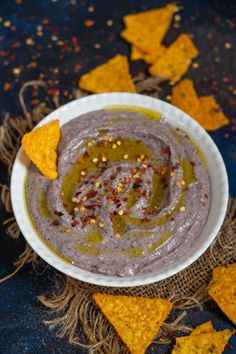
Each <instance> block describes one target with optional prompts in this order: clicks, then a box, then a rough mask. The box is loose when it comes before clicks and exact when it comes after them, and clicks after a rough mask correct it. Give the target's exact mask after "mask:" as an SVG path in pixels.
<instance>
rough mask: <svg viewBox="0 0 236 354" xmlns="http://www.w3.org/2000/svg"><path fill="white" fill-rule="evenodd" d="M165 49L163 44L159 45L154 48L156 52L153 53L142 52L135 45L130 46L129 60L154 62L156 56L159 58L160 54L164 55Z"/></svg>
mask: <svg viewBox="0 0 236 354" xmlns="http://www.w3.org/2000/svg"><path fill="white" fill-rule="evenodd" d="M165 51H166V47H165V46H164V45H161V44H160V46H159V47H158V48H157V49H156V52H153V53H150V54H148V53H144V52H142V51H141V50H140V49H138V48H137V47H135V46H132V47H131V55H130V59H131V60H144V61H146V63H148V64H152V63H155V61H157V59H158V58H160V57H161V56H162V55H164V53H165Z"/></svg>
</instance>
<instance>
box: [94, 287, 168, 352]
mask: <svg viewBox="0 0 236 354" xmlns="http://www.w3.org/2000/svg"><path fill="white" fill-rule="evenodd" d="M93 299H94V300H95V302H96V304H97V305H98V306H99V307H100V309H101V310H102V312H103V314H104V315H105V316H106V318H107V319H108V320H109V322H110V323H111V324H112V325H113V327H114V328H115V330H116V331H117V333H118V335H119V336H120V338H121V339H122V341H123V342H124V343H125V344H126V345H127V347H128V349H129V350H130V352H131V354H144V353H145V350H146V349H147V347H148V346H149V345H150V344H151V342H152V340H153V339H154V337H155V336H156V335H157V333H158V331H159V329H160V327H161V325H162V324H163V322H164V321H165V319H166V318H167V316H168V315H169V313H170V311H171V309H172V304H171V302H170V301H168V300H164V299H159V298H156V299H148V298H144V297H131V296H116V295H106V294H100V293H97V294H93Z"/></svg>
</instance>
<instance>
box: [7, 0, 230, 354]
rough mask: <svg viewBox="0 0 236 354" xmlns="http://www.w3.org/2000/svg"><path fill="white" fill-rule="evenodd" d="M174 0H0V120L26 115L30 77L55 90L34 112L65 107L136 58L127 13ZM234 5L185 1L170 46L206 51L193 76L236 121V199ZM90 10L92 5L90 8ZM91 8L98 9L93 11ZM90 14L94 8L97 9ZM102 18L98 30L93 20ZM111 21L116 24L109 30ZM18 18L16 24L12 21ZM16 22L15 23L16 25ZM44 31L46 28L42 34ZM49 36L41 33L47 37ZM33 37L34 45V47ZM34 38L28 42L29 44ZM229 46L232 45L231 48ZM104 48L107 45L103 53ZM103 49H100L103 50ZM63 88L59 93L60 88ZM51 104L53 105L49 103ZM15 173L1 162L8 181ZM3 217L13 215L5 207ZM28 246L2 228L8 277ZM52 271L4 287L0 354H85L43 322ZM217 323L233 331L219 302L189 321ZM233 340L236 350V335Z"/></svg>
mask: <svg viewBox="0 0 236 354" xmlns="http://www.w3.org/2000/svg"><path fill="white" fill-rule="evenodd" d="M166 3H167V1H161V0H160V1H153V0H132V1H131V0H129V1H128V0H126V1H124V0H113V1H99V0H96V1H76V0H71V1H69V0H68V1H66V0H61V1H49V0H42V1H32V0H28V1H20V0H18V1H17V0H16V1H13V0H2V1H1V3H0V5H1V6H0V18H1V19H0V21H1V22H0V77H1V81H0V91H1V99H0V115H1V119H2V118H3V114H4V112H10V113H11V115H12V116H16V115H17V114H19V113H21V109H20V106H19V101H18V91H19V88H20V87H21V84H22V83H23V82H25V81H27V80H34V79H38V78H41V79H44V80H45V81H46V82H47V84H48V92H47V93H44V92H43V91H41V90H40V91H39V92H37V91H36V90H29V92H27V101H28V108H29V109H31V108H33V107H34V106H35V105H36V104H37V102H38V101H37V100H38V98H45V100H46V101H47V100H48V101H50V97H51V96H52V95H53V94H55V93H58V94H59V95H60V101H61V103H65V102H68V101H69V100H72V99H73V98H74V96H73V89H74V88H75V87H76V85H77V82H78V79H79V77H80V75H81V74H82V73H84V72H86V71H88V70H89V69H91V68H92V67H94V66H96V65H97V64H99V63H102V62H104V61H105V60H106V59H108V58H110V57H112V56H113V55H115V54H117V53H124V54H129V50H130V46H129V45H128V44H127V43H125V42H124V41H122V40H121V39H120V37H119V33H120V31H121V29H122V28H123V25H122V16H123V15H124V14H127V13H130V12H136V11H142V10H145V9H150V8H155V7H160V6H162V5H163V4H166ZM234 3H235V2H234V1H203V0H202V1H188V0H186V1H182V2H180V4H181V5H184V10H183V11H182V12H181V17H182V18H181V25H180V28H173V27H172V28H171V29H170V31H169V32H168V34H167V36H166V38H165V42H166V44H169V43H170V42H171V41H172V40H173V39H174V38H175V37H176V36H177V35H178V34H180V33H182V32H187V33H193V34H194V41H195V43H196V45H197V47H198V48H199V50H200V56H199V58H197V60H196V61H197V62H198V63H199V68H197V69H194V68H190V70H189V72H188V73H187V77H190V78H192V79H194V82H195V85H196V87H197V90H198V93H199V94H200V95H208V94H211V93H212V92H213V93H214V94H215V96H216V98H217V100H218V101H219V102H220V104H221V106H222V107H223V109H224V111H225V113H226V115H227V116H228V117H229V118H230V119H231V124H230V125H229V126H226V127H224V128H223V129H220V130H218V131H216V132H214V133H212V134H211V136H212V138H213V139H214V141H215V142H216V144H217V146H218V148H219V149H220V151H221V153H222V155H223V158H224V161H225V163H226V167H227V171H228V175H229V182H230V193H231V195H234V196H236V134H235V129H236V80H235V72H236V56H235V47H236V36H235V34H236V27H235V18H236V6H235V5H234ZM89 6H90V7H89ZM91 6H93V7H94V11H93V12H90V11H91ZM89 10H90V11H89ZM87 19H91V20H93V21H94V25H93V26H92V27H86V26H85V25H84V22H85V20H87ZM107 20H113V25H112V26H108V25H107V24H106V22H107ZM6 21H10V25H9V23H8V22H6ZM8 25H9V26H8ZM37 26H42V30H41V31H40V28H38V30H37ZM41 32H42V33H43V35H40V33H41ZM29 38H30V39H32V40H33V45H28V44H30V40H29ZM27 39H28V41H27V43H28V44H27V43H26V40H27ZM225 43H231V44H232V48H230V49H226V48H225ZM95 44H100V45H101V48H95V47H94V45H95ZM96 47H97V45H96ZM15 68H20V71H21V73H20V75H16V74H14V72H13V69H15ZM146 69H147V67H146V65H145V64H144V63H143V62H132V63H131V72H132V74H133V75H136V74H138V73H139V72H140V71H146ZM55 90H56V91H55ZM169 93H170V87H169V86H168V85H163V91H162V92H161V95H160V97H161V98H162V99H165V98H166V96H167V95H168V94H169ZM48 104H50V102H48ZM8 178H9V176H8V175H7V169H6V167H5V166H4V165H2V164H0V182H1V183H3V182H6V181H7V180H8ZM0 217H1V220H4V219H5V218H6V217H7V214H6V212H5V211H4V209H3V207H2V206H0ZM23 249H24V241H23V240H22V239H21V240H17V241H12V240H9V239H8V237H7V236H6V234H5V231H4V228H3V227H1V237H0V276H3V275H5V274H7V273H8V272H9V271H10V270H11V269H12V268H11V264H12V262H13V261H14V260H15V259H16V257H17V255H18V254H20V252H21V251H22V250H23ZM54 273H55V272H54V271H53V270H52V269H48V270H46V271H45V272H44V273H43V274H40V275H39V274H35V273H34V272H33V271H32V270H31V268H30V267H25V268H24V269H23V270H21V271H20V272H19V273H18V274H17V275H16V276H15V277H14V278H13V279H11V280H9V281H8V282H6V283H4V284H2V285H1V286H0V354H16V353H17V354H21V353H30V354H31V353H32V354H34V353H36V354H51V353H68V354H72V353H84V351H83V350H82V349H78V348H77V347H74V346H72V345H69V344H67V342H66V340H61V339H59V338H57V337H56V331H55V330H52V331H49V330H48V328H47V327H45V326H44V325H43V323H42V321H43V320H44V319H46V318H47V316H48V312H47V311H46V310H45V308H44V307H43V306H41V305H40V303H39V302H38V300H37V296H38V295H40V294H42V293H45V292H47V290H48V289H50V287H51V286H52V280H51V278H52V276H53V275H54ZM209 319H211V320H212V321H213V324H214V326H215V328H217V329H221V328H230V327H232V326H231V324H230V322H229V320H228V319H227V318H226V317H225V316H224V315H223V314H222V313H221V312H220V311H219V310H218V309H217V308H216V307H214V308H212V305H208V306H207V307H206V308H205V309H204V311H203V312H201V311H196V310H194V311H191V312H190V313H189V318H188V319H187V320H186V322H187V324H189V325H192V326H195V325H197V324H200V323H202V322H205V321H207V320H209ZM231 343H232V344H233V345H234V347H235V348H236V338H234V339H233V340H232V341H231ZM153 348H154V351H153V352H154V353H164V352H165V353H169V352H170V349H168V348H165V347H159V348H157V347H156V346H155V347H153ZM225 352H226V353H236V349H233V350H226V351H225Z"/></svg>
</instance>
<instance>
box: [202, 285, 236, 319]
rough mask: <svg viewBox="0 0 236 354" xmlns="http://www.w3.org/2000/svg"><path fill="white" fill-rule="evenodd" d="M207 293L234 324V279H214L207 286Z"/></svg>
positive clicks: (235, 306)
mask: <svg viewBox="0 0 236 354" xmlns="http://www.w3.org/2000/svg"><path fill="white" fill-rule="evenodd" d="M208 294H209V295H210V297H211V298H212V299H213V300H214V301H215V302H216V303H217V305H218V306H219V307H220V308H221V310H222V311H223V312H224V313H225V314H226V316H227V317H228V318H229V319H230V320H231V321H232V322H233V323H234V324H235V325H236V281H235V280H232V279H231V280H228V281H226V280H225V281H215V282H213V283H212V284H210V286H209V287H208Z"/></svg>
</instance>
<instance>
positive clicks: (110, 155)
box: [26, 109, 211, 276]
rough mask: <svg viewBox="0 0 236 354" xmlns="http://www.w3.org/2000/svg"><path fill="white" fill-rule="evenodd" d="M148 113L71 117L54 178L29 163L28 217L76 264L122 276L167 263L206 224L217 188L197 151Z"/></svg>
mask: <svg viewBox="0 0 236 354" xmlns="http://www.w3.org/2000/svg"><path fill="white" fill-rule="evenodd" d="M147 112H148V111H143V112H137V111H132V110H130V111H129V110H125V109H113V110H112V109H110V110H105V109H104V110H99V111H95V112H90V113H87V114H84V115H82V116H80V117H78V118H75V119H73V120H71V121H70V122H69V123H67V124H65V125H64V126H63V127H62V128H61V141H60V144H59V149H58V156H59V157H58V173H59V177H58V179H56V180H53V181H50V180H48V179H47V178H46V177H44V176H42V174H41V173H40V172H39V170H38V169H37V168H36V167H35V166H34V165H33V164H31V165H30V168H29V173H28V177H27V181H26V199H27V205H28V209H29V214H30V216H31V219H32V222H33V224H34V226H35V228H36V229H37V231H38V233H39V235H40V236H41V238H43V240H44V241H46V243H47V244H48V245H49V246H50V248H52V249H53V250H54V251H55V252H56V253H57V254H58V255H60V256H61V257H63V258H64V259H66V260H68V261H69V262H71V263H72V264H74V265H77V266H78V267H80V268H83V269H86V270H89V271H91V272H95V273H103V274H108V275H119V276H132V275H135V274H140V273H146V272H152V271H155V270H156V269H159V270H161V269H165V266H166V264H169V263H170V262H173V261H175V260H176V259H177V258H180V257H182V255H183V254H184V253H186V252H187V251H188V250H189V248H190V247H191V245H192V244H193V243H194V242H195V240H196V238H197V237H198V235H199V234H200V233H201V230H202V228H203V226H204V224H205V222H206V219H207V215H208V211H209V206H210V199H211V195H210V183H209V176H208V173H207V169H206V166H205V163H204V159H203V157H202V155H201V153H200V150H199V149H198V148H197V147H196V145H195V144H194V143H193V142H192V141H191V139H190V138H189V137H188V136H187V135H186V134H185V133H184V132H183V131H180V130H179V129H177V128H174V127H172V126H171V125H169V124H168V123H167V122H166V121H165V119H164V118H163V117H161V116H160V117H159V116H158V117H159V119H154V118H157V117H155V115H154V116H152V115H151V114H148V113H147Z"/></svg>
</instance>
